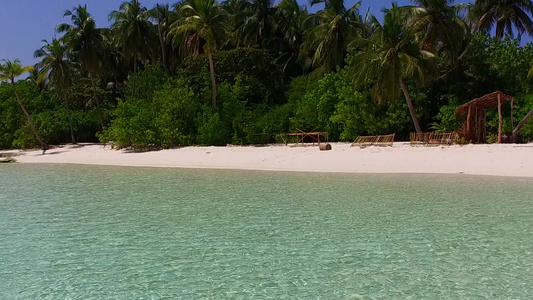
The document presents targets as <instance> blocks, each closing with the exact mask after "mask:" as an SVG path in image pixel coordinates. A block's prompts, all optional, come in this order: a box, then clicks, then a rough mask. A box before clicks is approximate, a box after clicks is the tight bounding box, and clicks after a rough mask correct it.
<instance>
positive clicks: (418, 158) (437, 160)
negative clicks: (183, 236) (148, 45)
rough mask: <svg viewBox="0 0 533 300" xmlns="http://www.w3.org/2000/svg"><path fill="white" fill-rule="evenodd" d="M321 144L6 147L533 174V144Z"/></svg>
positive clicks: (220, 163) (43, 159)
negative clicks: (153, 148) (325, 146)
mask: <svg viewBox="0 0 533 300" xmlns="http://www.w3.org/2000/svg"><path fill="white" fill-rule="evenodd" d="M332 146H333V150H331V151H319V149H318V147H290V146H284V145H274V146H266V147H232V146H228V147H185V148H180V149H169V150H160V151H151V152H141V153H138V152H135V153H134V152H129V151H124V150H113V149H111V148H110V147H104V146H102V145H95V144H89V145H78V146H75V145H65V146H62V147H60V148H56V149H52V150H49V151H47V153H46V154H45V155H42V153H41V151H39V150H33V151H21V150H12V151H1V152H0V153H11V154H15V155H17V156H16V159H17V161H18V162H20V163H47V164H85V165H109V166H139V167H141V166H142V167H176V168H213V169H242V170H269V171H300V172H346V173H426V174H429V173H431V174H471V175H491V176H518V177H533V144H529V145H512V144H504V145H495V144H492V145H466V146H451V147H411V146H409V144H408V143H395V145H394V147H386V148H378V147H368V148H364V149H361V148H358V147H350V144H344V143H334V144H332Z"/></svg>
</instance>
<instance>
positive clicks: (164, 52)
mask: <svg viewBox="0 0 533 300" xmlns="http://www.w3.org/2000/svg"><path fill="white" fill-rule="evenodd" d="M156 11H157V32H158V34H159V43H160V44H161V63H162V64H163V69H165V72H166V73H167V75H170V74H169V72H168V68H167V53H166V51H165V42H164V41H163V34H162V33H161V16H160V14H159V4H157V8H156Z"/></svg>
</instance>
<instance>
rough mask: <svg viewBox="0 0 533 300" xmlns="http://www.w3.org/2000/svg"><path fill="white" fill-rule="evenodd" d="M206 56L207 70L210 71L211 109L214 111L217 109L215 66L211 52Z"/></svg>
mask: <svg viewBox="0 0 533 300" xmlns="http://www.w3.org/2000/svg"><path fill="white" fill-rule="evenodd" d="M207 57H208V58H209V72H210V73H211V87H212V91H213V93H212V94H213V100H212V103H211V109H212V110H213V111H216V109H217V83H216V80H215V66H214V64H213V55H212V54H211V52H208V53H207Z"/></svg>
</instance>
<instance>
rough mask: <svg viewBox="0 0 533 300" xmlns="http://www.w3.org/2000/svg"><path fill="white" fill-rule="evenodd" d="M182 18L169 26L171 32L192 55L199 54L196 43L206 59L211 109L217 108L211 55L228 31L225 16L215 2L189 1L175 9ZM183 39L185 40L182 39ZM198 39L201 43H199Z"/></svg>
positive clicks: (213, 0) (208, 0) (209, 0)
mask: <svg viewBox="0 0 533 300" xmlns="http://www.w3.org/2000/svg"><path fill="white" fill-rule="evenodd" d="M179 11H180V14H182V16H183V17H182V18H180V19H179V20H178V21H176V22H175V23H174V24H173V25H172V29H171V33H172V34H173V35H174V36H178V37H180V38H181V41H182V43H184V44H186V45H187V46H189V47H190V49H189V51H191V52H192V53H196V54H197V53H199V50H200V49H199V48H200V44H201V43H202V44H203V52H204V53H205V54H206V55H207V58H208V60H209V71H210V73H211V88H212V105H211V106H212V109H213V111H214V110H216V107H217V85H216V80H215V66H214V63H213V54H214V53H215V52H216V51H217V49H218V48H219V47H221V46H222V43H223V38H224V37H225V36H226V35H227V32H228V17H227V14H226V12H225V11H224V10H223V9H222V8H221V7H220V5H219V4H218V2H217V1H216V0H190V1H187V2H184V3H183V4H182V5H181V6H180V7H179ZM184 36H185V38H183V37H184ZM200 40H201V41H200Z"/></svg>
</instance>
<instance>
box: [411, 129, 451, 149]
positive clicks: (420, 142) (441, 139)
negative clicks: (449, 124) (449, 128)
mask: <svg viewBox="0 0 533 300" xmlns="http://www.w3.org/2000/svg"><path fill="white" fill-rule="evenodd" d="M456 137H457V132H424V133H422V134H418V133H416V132H412V133H411V134H410V141H411V146H446V145H452V144H455V139H456Z"/></svg>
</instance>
